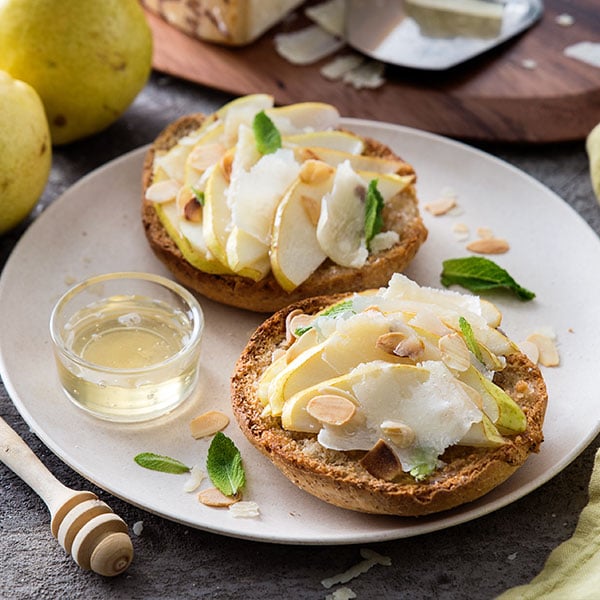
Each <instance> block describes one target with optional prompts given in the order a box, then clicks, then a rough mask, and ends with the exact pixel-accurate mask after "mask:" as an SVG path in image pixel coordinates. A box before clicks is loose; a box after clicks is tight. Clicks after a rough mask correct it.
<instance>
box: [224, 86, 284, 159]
mask: <svg viewBox="0 0 600 600" xmlns="http://www.w3.org/2000/svg"><path fill="white" fill-rule="evenodd" d="M272 106H273V96H270V95H268V94H250V95H248V96H242V97H240V98H236V99H235V100H233V101H231V102H229V103H228V104H226V105H225V106H223V107H221V108H220V109H219V110H218V111H217V117H218V118H219V119H220V120H221V121H223V125H224V131H223V135H224V140H225V145H226V146H227V147H228V148H230V147H232V146H234V145H235V144H236V143H237V138H238V130H239V126H240V125H242V124H243V125H247V126H252V122H253V120H254V117H255V116H256V114H257V113H259V112H260V111H261V110H267V109H269V108H271V107H272Z"/></svg>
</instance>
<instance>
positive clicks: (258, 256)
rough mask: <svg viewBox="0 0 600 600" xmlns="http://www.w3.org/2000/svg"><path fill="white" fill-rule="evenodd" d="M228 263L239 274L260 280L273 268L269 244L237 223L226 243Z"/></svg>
mask: <svg viewBox="0 0 600 600" xmlns="http://www.w3.org/2000/svg"><path fill="white" fill-rule="evenodd" d="M226 253H227V264H228V265H229V267H230V268H231V269H232V270H233V271H234V272H235V273H237V274H238V275H241V276H242V277H249V278H250V279H253V280H254V281H260V280H261V279H263V277H265V276H266V275H267V273H268V272H269V271H270V269H271V262H270V260H269V246H267V245H265V244H263V243H262V242H259V241H258V240H257V239H256V238H255V237H254V236H251V235H250V234H248V233H246V232H245V231H243V230H242V229H240V228H239V227H237V226H236V225H234V226H233V228H232V230H231V233H230V234H229V237H228V238H227V244H226Z"/></svg>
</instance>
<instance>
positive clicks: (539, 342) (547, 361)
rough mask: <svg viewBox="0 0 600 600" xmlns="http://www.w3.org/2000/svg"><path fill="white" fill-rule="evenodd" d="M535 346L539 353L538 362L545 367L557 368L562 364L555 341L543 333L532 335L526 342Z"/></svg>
mask: <svg viewBox="0 0 600 600" xmlns="http://www.w3.org/2000/svg"><path fill="white" fill-rule="evenodd" d="M525 341H527V342H531V343H533V344H535V345H536V346H537V348H538V351H539V358H538V362H539V364H540V365H543V366H544V367H556V366H558V365H559V364H560V357H559V356H558V350H557V348H556V344H555V343H554V340H553V339H552V338H550V337H548V336H546V335H543V334H541V333H532V334H531V335H530V336H528V337H527V339H526V340H525Z"/></svg>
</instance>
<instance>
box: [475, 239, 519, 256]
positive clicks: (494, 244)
mask: <svg viewBox="0 0 600 600" xmlns="http://www.w3.org/2000/svg"><path fill="white" fill-rule="evenodd" d="M467 250H469V251H470V252H476V253H477V254H504V253H505V252H508V251H509V250H510V246H509V245H508V242H507V241H506V240H503V239H500V238H484V239H479V240H474V241H472V242H471V243H469V244H467Z"/></svg>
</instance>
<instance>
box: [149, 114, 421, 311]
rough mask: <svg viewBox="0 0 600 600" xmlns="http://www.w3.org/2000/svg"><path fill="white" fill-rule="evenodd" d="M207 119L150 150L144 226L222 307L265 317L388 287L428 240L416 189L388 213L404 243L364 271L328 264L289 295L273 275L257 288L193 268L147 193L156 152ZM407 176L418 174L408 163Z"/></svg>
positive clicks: (195, 118) (381, 152)
mask: <svg viewBox="0 0 600 600" xmlns="http://www.w3.org/2000/svg"><path fill="white" fill-rule="evenodd" d="M205 118H206V117H205V116H204V115H202V114H193V115H188V116H185V117H182V118H180V119H178V120H176V121H174V122H173V123H171V124H170V125H168V126H167V127H166V128H165V130H164V131H163V132H162V133H161V134H160V135H159V136H158V137H157V139H156V140H155V142H154V143H153V144H152V145H151V147H150V148H149V150H148V152H147V154H146V157H145V160H144V167H143V174H142V190H143V192H144V197H143V200H142V223H143V225H144V231H145V234H146V237H147V239H148V242H149V244H150V246H151V248H152V250H153V251H154V253H155V254H156V256H157V257H158V258H159V259H160V260H161V262H163V263H164V264H165V266H166V267H167V268H168V269H169V270H170V271H171V272H172V273H173V275H174V276H175V277H176V279H177V280H178V281H179V282H180V283H182V284H183V285H185V286H186V287H188V288H190V289H192V290H195V291H196V292H199V293H200V294H202V295H203V296H206V297H207V298H210V299H211V300H215V301H217V302H220V303H223V304H228V305H230V306H236V307H238V308H244V309H247V310H252V311H255V312H261V313H272V312H274V311H276V310H279V309H281V308H283V307H285V306H287V305H288V304H290V303H292V302H296V301H298V300H301V299H303V298H309V297H311V296H319V295H327V294H334V293H338V292H346V291H350V290H352V291H360V290H364V289H370V288H376V287H379V286H382V285H386V284H387V282H388V281H389V279H390V277H391V275H392V274H393V273H395V272H401V271H402V270H403V269H405V268H406V267H407V265H408V264H409V263H410V261H411V260H412V259H413V257H414V256H415V254H416V253H417V250H418V249H419V247H420V246H421V244H423V242H424V241H425V240H426V238H427V229H426V228H425V225H424V224H423V221H422V219H421V216H420V214H419V210H418V205H417V204H418V202H417V197H416V191H415V187H414V185H413V184H411V185H409V186H408V187H407V188H406V190H405V191H404V192H402V193H401V194H399V195H398V196H396V197H395V198H394V199H393V200H392V202H391V204H390V205H389V206H387V207H386V209H385V210H384V212H383V219H384V223H385V229H387V230H392V229H393V230H395V231H397V232H398V233H399V234H400V240H401V241H400V243H398V244H396V245H395V246H393V247H392V248H390V249H389V250H386V251H383V252H380V253H378V254H375V255H370V256H369V258H368V259H367V262H366V264H365V265H364V266H363V267H361V268H360V269H352V268H347V267H341V266H339V265H336V264H335V263H333V262H332V261H330V260H326V261H325V262H324V263H323V264H322V265H321V266H320V267H319V268H318V269H317V270H316V271H315V272H314V273H313V274H312V275H311V276H310V277H309V278H308V279H307V280H306V281H305V282H304V283H302V284H301V285H300V286H298V287H297V288H296V289H295V290H293V291H292V292H290V293H288V292H286V291H284V290H283V289H282V288H281V287H280V286H279V284H278V283H277V280H276V279H275V277H274V276H273V274H272V273H269V274H268V275H267V276H266V277H265V278H263V279H262V280H260V281H258V282H255V281H253V280H251V279H249V278H246V277H241V276H238V275H215V274H210V273H205V272H203V271H200V270H199V269H197V268H195V267H193V266H192V265H191V264H190V263H189V262H188V261H187V260H186V259H185V258H184V256H183V254H182V253H181V251H180V250H179V248H178V247H177V245H176V244H175V242H174V241H173V240H172V239H171V237H170V236H169V234H168V233H167V231H166V230H165V228H164V227H163V225H162V223H161V222H160V219H159V218H158V216H157V213H156V210H155V207H154V205H153V203H152V202H150V201H148V200H146V199H145V190H146V189H147V188H148V187H149V186H150V185H151V184H152V166H153V162H154V157H155V155H156V153H157V152H160V151H165V150H168V149H169V148H171V147H173V146H174V145H175V144H176V143H177V141H178V140H179V139H180V138H181V137H183V136H184V135H186V134H188V133H189V132H191V131H193V130H194V129H196V128H198V127H199V126H200V125H201V124H202V122H203V121H204V119H205ZM365 154H369V155H371V156H380V157H387V158H392V157H393V158H398V157H397V156H395V155H394V153H393V152H392V151H391V150H390V149H389V148H388V147H387V146H384V145H383V144H380V143H379V142H376V141H375V140H371V139H365ZM401 174H404V175H409V174H414V171H413V169H412V167H411V166H410V165H408V164H407V163H405V166H404V168H403V170H402V173H401Z"/></svg>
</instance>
